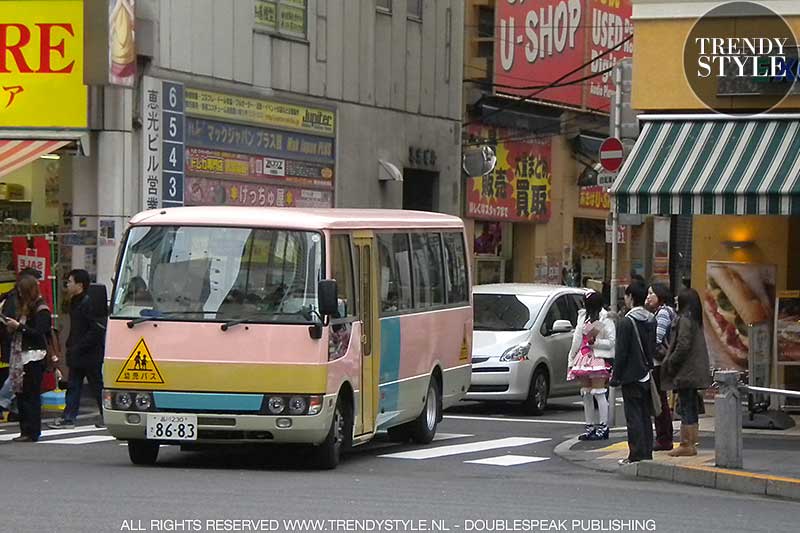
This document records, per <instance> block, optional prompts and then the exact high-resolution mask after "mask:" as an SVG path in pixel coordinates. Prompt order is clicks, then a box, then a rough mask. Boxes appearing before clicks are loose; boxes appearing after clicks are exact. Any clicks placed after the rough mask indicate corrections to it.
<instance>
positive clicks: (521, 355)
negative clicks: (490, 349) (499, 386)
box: [500, 342, 531, 363]
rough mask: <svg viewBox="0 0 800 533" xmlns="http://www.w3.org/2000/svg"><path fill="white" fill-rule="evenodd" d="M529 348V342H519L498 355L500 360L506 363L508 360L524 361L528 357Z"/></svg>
mask: <svg viewBox="0 0 800 533" xmlns="http://www.w3.org/2000/svg"><path fill="white" fill-rule="evenodd" d="M530 349H531V343H529V342H526V343H525V344H519V345H517V346H512V347H511V348H509V349H508V350H506V351H505V352H503V355H501V356H500V361H501V362H503V363H507V362H509V361H524V360H526V359H528V352H529V351H530Z"/></svg>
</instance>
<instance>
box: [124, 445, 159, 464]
mask: <svg viewBox="0 0 800 533" xmlns="http://www.w3.org/2000/svg"><path fill="white" fill-rule="evenodd" d="M158 448H159V445H158V443H157V442H152V441H146V440H129V441H128V457H130V458H131V463H133V464H135V465H146V466H152V465H154V464H156V460H157V459H158Z"/></svg>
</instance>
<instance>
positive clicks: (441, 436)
mask: <svg viewBox="0 0 800 533" xmlns="http://www.w3.org/2000/svg"><path fill="white" fill-rule="evenodd" d="M474 436H475V435H466V434H463V433H437V434H436V436H435V437H433V440H434V442H435V441H437V440H451V439H463V438H465V437H474Z"/></svg>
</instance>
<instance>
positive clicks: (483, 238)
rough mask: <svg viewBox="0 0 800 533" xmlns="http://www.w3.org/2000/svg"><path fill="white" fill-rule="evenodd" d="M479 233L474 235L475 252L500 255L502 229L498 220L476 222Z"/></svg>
mask: <svg viewBox="0 0 800 533" xmlns="http://www.w3.org/2000/svg"><path fill="white" fill-rule="evenodd" d="M475 226H476V228H480V233H478V232H476V236H475V253H476V254H487V255H500V253H501V252H502V247H503V230H502V229H501V227H500V223H499V222H477V223H476V224H475Z"/></svg>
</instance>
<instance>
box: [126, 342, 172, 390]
mask: <svg viewBox="0 0 800 533" xmlns="http://www.w3.org/2000/svg"><path fill="white" fill-rule="evenodd" d="M117 383H164V378H163V377H161V372H160V371H159V370H158V365H156V362H155V360H153V356H152V355H150V349H149V348H148V347H147V343H145V342H144V338H141V339H139V342H137V343H136V346H135V347H134V348H133V350H132V351H131V354H130V355H129V356H128V360H127V361H125V364H124V365H123V366H122V370H120V372H119V376H117Z"/></svg>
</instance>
